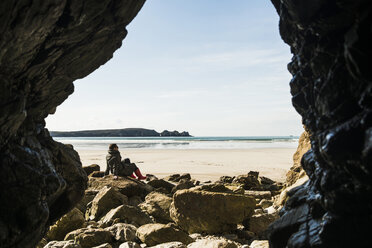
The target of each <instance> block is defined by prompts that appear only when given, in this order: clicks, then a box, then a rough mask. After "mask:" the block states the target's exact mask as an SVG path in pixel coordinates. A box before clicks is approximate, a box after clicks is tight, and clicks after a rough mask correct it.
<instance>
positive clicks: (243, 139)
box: [54, 136, 298, 150]
mask: <svg viewBox="0 0 372 248" xmlns="http://www.w3.org/2000/svg"><path fill="white" fill-rule="evenodd" d="M54 139H55V140H57V141H59V142H62V143H64V144H72V145H73V146H74V148H75V149H77V150H107V149H108V146H109V144H111V143H116V144H117V145H118V146H119V148H120V149H254V148H296V147H297V145H298V137H296V136H240V137H54Z"/></svg>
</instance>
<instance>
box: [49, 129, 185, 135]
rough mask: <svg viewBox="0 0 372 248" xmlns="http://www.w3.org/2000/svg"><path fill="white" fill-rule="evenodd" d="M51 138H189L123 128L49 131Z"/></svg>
mask: <svg viewBox="0 0 372 248" xmlns="http://www.w3.org/2000/svg"><path fill="white" fill-rule="evenodd" d="M50 135H52V136H53V137H191V135H190V134H189V133H188V132H185V131H184V132H181V133H180V132H178V131H168V130H164V131H163V132H161V133H158V132H156V131H155V130H151V129H145V128H123V129H106V130H84V131H69V132H59V131H50Z"/></svg>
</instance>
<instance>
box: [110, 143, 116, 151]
mask: <svg viewBox="0 0 372 248" xmlns="http://www.w3.org/2000/svg"><path fill="white" fill-rule="evenodd" d="M115 148H118V146H117V145H116V144H110V145H109V149H110V150H114V149H115Z"/></svg>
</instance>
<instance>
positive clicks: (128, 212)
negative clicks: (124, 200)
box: [99, 205, 153, 226]
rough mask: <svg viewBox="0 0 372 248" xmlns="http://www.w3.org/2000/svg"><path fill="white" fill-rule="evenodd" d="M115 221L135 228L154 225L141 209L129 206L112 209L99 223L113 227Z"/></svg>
mask: <svg viewBox="0 0 372 248" xmlns="http://www.w3.org/2000/svg"><path fill="white" fill-rule="evenodd" d="M115 219H119V221H120V222H127V223H130V224H133V225H135V226H142V225H145V224H149V223H153V221H152V219H151V218H150V216H149V215H148V214H147V213H145V212H143V211H142V210H141V209H140V208H139V207H134V206H129V205H121V206H119V207H117V208H115V209H111V210H110V211H109V212H108V213H107V214H106V215H105V216H104V217H103V218H102V219H101V220H100V221H99V222H100V223H101V224H103V225H104V226H108V225H111V224H112V223H113V222H114V221H115Z"/></svg>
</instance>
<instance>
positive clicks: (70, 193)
mask: <svg viewBox="0 0 372 248" xmlns="http://www.w3.org/2000/svg"><path fill="white" fill-rule="evenodd" d="M143 3H144V0H123V1H116V0H99V1H98V0H94V1H82V0H61V1H31V0H22V1H12V0H4V1H1V2H0V32H1V36H0V202H1V204H0V247H4V248H6V247H33V246H34V245H35V244H36V243H37V242H38V240H40V239H41V237H42V236H43V235H44V234H45V231H46V229H47V228H48V227H49V225H50V224H51V223H52V222H53V221H55V220H57V219H58V218H59V217H61V216H62V215H63V214H65V213H66V212H67V211H69V210H70V209H71V208H72V207H73V206H74V205H75V204H76V203H77V202H78V201H79V200H80V199H81V197H82V195H83V193H84V190H85V188H86V184H87V177H86V174H85V172H84V171H83V170H82V168H81V163H80V158H79V156H78V154H77V153H76V152H75V151H74V150H73V148H72V147H69V146H65V145H63V144H61V143H58V142H55V141H53V139H52V138H51V137H50V135H49V132H48V130H46V129H45V122H44V119H45V118H46V117H47V116H48V114H51V113H54V112H55V110H56V107H57V106H58V105H59V104H61V103H62V102H63V101H64V100H66V98H67V97H68V95H70V94H71V93H72V92H73V91H74V86H73V81H74V80H75V79H78V78H83V77H85V76H87V75H88V74H89V73H91V72H92V71H94V70H95V69H97V68H98V67H99V66H100V65H102V64H104V63H105V62H106V61H108V60H109V59H110V58H111V57H112V54H113V53H114V51H115V50H116V49H118V48H119V47H120V46H121V43H122V40H123V39H124V37H125V36H126V34H127V31H126V29H125V27H126V25H128V24H129V23H130V21H131V20H132V19H133V18H134V17H135V16H136V14H137V12H138V11H139V10H140V9H141V7H142V5H143Z"/></svg>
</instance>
